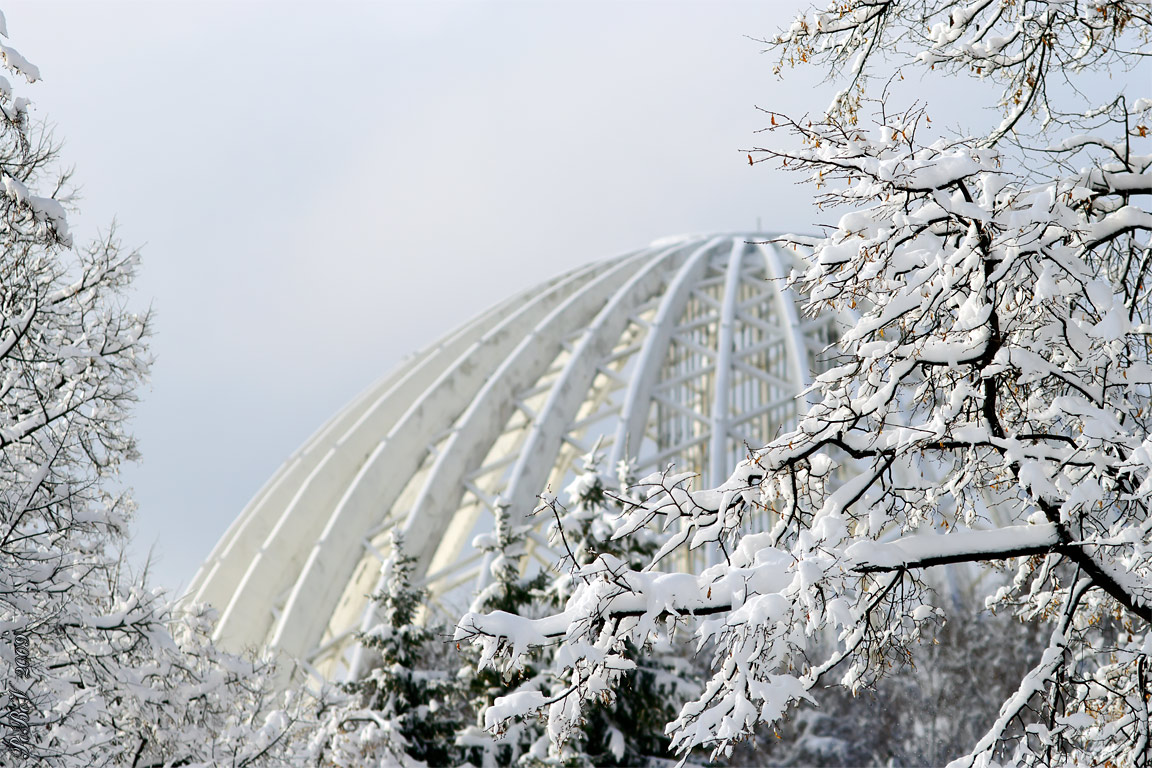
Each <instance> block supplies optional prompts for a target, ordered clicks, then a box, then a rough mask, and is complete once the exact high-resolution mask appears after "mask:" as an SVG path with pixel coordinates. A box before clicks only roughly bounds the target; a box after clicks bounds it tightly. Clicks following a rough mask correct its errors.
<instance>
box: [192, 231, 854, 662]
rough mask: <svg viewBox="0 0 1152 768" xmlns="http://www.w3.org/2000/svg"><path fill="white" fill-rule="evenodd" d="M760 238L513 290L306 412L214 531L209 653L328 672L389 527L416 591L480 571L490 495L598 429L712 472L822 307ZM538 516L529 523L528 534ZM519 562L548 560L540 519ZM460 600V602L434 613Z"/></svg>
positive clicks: (342, 651)
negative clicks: (810, 303) (294, 447)
mask: <svg viewBox="0 0 1152 768" xmlns="http://www.w3.org/2000/svg"><path fill="white" fill-rule="evenodd" d="M765 240H766V236H763V235H754V234H730V235H717V236H692V237H682V238H675V239H669V240H666V241H660V242H657V243H654V244H653V245H651V246H649V247H647V248H644V249H642V250H640V251H636V252H634V253H629V254H626V255H624V256H621V257H618V258H615V259H611V260H608V261H602V262H597V263H594V264H591V265H589V266H587V267H584V268H582V269H578V270H576V271H574V272H570V273H568V274H566V275H563V276H561V277H559V278H557V279H555V280H553V281H551V282H549V283H546V284H544V285H541V286H539V287H537V288H534V289H532V290H530V291H528V292H526V293H524V294H522V295H519V296H516V297H514V298H512V299H510V300H509V301H506V302H504V303H503V304H500V305H498V306H497V307H495V308H493V309H492V310H490V311H489V312H487V313H485V314H483V315H481V316H480V317H478V318H476V319H475V320H473V321H472V322H470V323H469V324H467V325H465V326H464V327H462V328H460V329H459V330H457V331H456V332H454V333H452V334H450V335H449V336H447V337H446V338H444V339H442V340H440V341H439V342H437V343H435V344H433V345H432V346H430V347H428V348H427V349H425V350H424V351H423V352H421V353H420V354H418V355H416V356H415V357H413V358H412V359H411V360H409V361H407V362H406V363H404V364H403V365H401V366H400V367H399V369H397V370H396V371H394V372H393V373H392V374H391V375H389V376H387V377H386V378H384V379H383V380H381V381H380V382H378V383H377V384H375V385H374V386H372V387H371V388H369V389H368V390H367V391H366V392H364V393H363V394H361V395H360V396H359V397H357V398H356V399H355V400H354V401H353V402H352V403H350V404H349V405H348V406H347V407H346V408H344V410H343V411H341V412H340V413H338V414H337V415H336V416H335V417H333V418H332V420H331V421H329V422H328V423H327V424H326V425H324V426H323V427H322V428H321V429H320V430H319V431H318V432H317V433H316V434H315V435H313V437H312V438H311V439H310V440H309V441H308V442H307V443H305V445H304V446H303V447H301V448H300V449H299V450H298V451H297V452H296V454H295V455H293V456H292V457H291V458H290V459H289V460H288V461H287V462H286V463H285V464H284V465H283V466H282V467H281V468H280V469H279V470H278V471H277V472H276V474H275V475H273V477H272V478H271V479H270V480H269V481H268V483H267V485H265V486H264V488H263V489H261V490H260V492H259V493H258V494H257V495H256V496H255V498H254V499H253V500H252V501H251V503H249V505H248V506H247V507H246V508H245V509H244V511H243V512H242V513H241V514H240V516H239V517H238V518H237V520H236V521H235V522H234V523H233V524H232V526H231V528H229V530H228V531H227V533H226V534H225V535H224V537H223V538H222V539H221V540H220V542H219V543H218V544H217V545H216V548H215V549H214V550H213V552H212V554H211V555H210V556H209V558H208V560H207V561H206V562H205V563H204V565H203V567H202V568H201V570H200V572H199V573H198V574H197V576H196V578H195V579H194V581H193V583H192V586H191V591H190V596H191V597H192V598H193V599H195V600H199V601H207V602H210V603H212V604H214V605H215V606H216V607H217V608H218V609H219V610H220V621H219V624H218V627H217V630H216V637H217V639H218V640H219V641H221V642H222V643H223V644H224V645H225V646H226V647H229V648H239V647H243V646H255V645H266V646H270V647H272V648H276V649H280V650H283V651H285V652H287V653H289V654H291V655H293V656H295V657H297V658H302V659H304V660H306V661H307V662H308V663H310V664H311V665H312V666H314V667H315V668H316V669H318V670H320V672H321V673H323V674H326V675H329V676H343V675H346V674H347V673H348V665H349V659H350V655H349V649H350V647H351V646H352V645H353V642H352V640H351V635H352V633H353V632H354V631H355V630H357V629H359V628H360V627H361V626H362V624H363V623H364V622H365V620H366V616H367V612H368V611H369V610H370V605H369V601H368V600H367V597H366V596H367V595H368V594H370V593H371V592H373V591H374V590H375V589H376V586H377V584H376V580H377V577H378V575H379V563H380V561H381V559H382V558H383V556H384V550H386V548H387V544H386V542H387V539H388V532H389V530H390V529H391V528H392V527H394V526H402V528H403V530H404V531H405V536H406V543H407V546H408V548H409V550H410V551H411V553H412V554H414V555H416V556H417V557H418V574H419V576H420V578H421V579H423V583H425V584H426V585H427V586H428V588H429V590H430V592H431V594H432V595H433V597H434V598H440V599H443V598H444V596H445V595H450V594H460V593H461V591H462V590H460V589H458V587H460V586H461V585H463V584H467V583H469V582H471V581H474V580H475V579H476V578H477V575H478V573H479V572H480V570H481V569H480V555H478V554H477V553H476V552H475V551H473V550H472V548H471V545H470V542H471V541H472V539H473V538H474V536H475V535H476V534H477V533H480V532H483V531H487V530H490V529H491V526H492V509H493V506H494V504H495V503H496V500H497V498H499V499H500V500H501V501H502V503H507V504H510V505H511V506H512V508H513V509H515V510H522V511H523V512H524V513H529V512H531V510H532V509H533V508H534V507H535V505H536V497H537V495H538V494H539V493H541V492H542V491H544V490H545V489H546V488H551V489H552V490H553V491H559V490H560V489H562V488H563V487H564V486H565V485H566V484H567V482H568V479H567V478H568V477H569V476H570V475H571V473H572V471H573V461H574V459H576V458H577V457H579V456H581V455H583V454H585V453H587V452H588V450H589V449H590V448H591V446H592V445H593V444H594V443H595V442H596V441H597V439H601V438H602V446H603V450H604V451H605V452H606V453H607V455H608V457H609V460H610V463H609V466H615V465H616V463H617V461H618V460H620V459H622V458H625V457H628V458H632V459H635V460H636V464H635V469H636V473H637V476H643V475H644V474H647V473H648V472H649V471H651V470H653V469H657V468H662V467H664V466H666V465H667V464H669V463H674V464H675V465H676V466H677V468H678V469H681V470H692V471H695V472H698V473H699V474H700V475H701V476H702V477H701V481H700V482H701V483H703V484H705V485H707V484H716V483H719V482H720V481H722V480H723V479H724V478H725V477H726V476H727V474H728V472H729V470H730V469H731V468H732V467H733V466H734V465H735V463H736V462H737V461H738V460H739V459H741V458H743V456H744V455H745V454H746V449H745V444H747V445H750V446H753V447H754V446H756V445H758V444H761V443H762V442H763V441H764V440H765V439H766V438H767V437H769V436H771V435H773V434H775V433H776V432H777V430H779V429H780V428H781V426H786V425H788V424H789V423H790V422H791V421H792V420H793V419H794V417H795V412H796V407H797V395H798V393H799V392H800V391H802V390H803V389H804V388H805V387H806V386H807V385H808V384H809V382H810V377H811V375H812V374H813V372H814V371H817V370H820V369H821V368H823V367H825V366H826V361H825V360H824V354H825V353H824V350H825V348H826V347H827V345H828V344H829V343H830V342H831V341H833V340H834V339H835V338H836V336H837V335H838V325H837V324H838V323H840V322H844V320H843V319H840V318H836V317H833V316H822V317H819V318H817V319H804V318H802V317H801V316H800V314H799V310H798V306H797V303H796V300H795V297H794V296H793V295H792V294H791V292H790V291H789V290H788V289H787V287H786V281H785V278H786V277H787V275H788V274H789V273H790V272H791V270H792V268H793V266H794V265H795V263H796V257H795V255H794V254H792V253H791V252H788V251H786V250H784V249H780V248H777V247H776V246H773V245H769V244H767V243H766V242H765ZM545 522H546V521H542V523H541V528H543V527H544V523H545ZM531 545H532V547H533V557H535V558H536V559H538V560H539V561H541V562H544V563H550V562H552V561H554V560H555V559H556V555H555V554H554V553H553V552H551V551H550V550H549V547H548V543H547V541H546V540H545V538H544V536H543V535H542V534H540V535H537V536H535V538H534V539H533V541H532V542H531ZM455 607H460V606H458V605H457V606H455Z"/></svg>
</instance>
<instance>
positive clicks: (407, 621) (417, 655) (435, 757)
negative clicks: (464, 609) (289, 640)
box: [318, 530, 462, 766]
mask: <svg viewBox="0 0 1152 768" xmlns="http://www.w3.org/2000/svg"><path fill="white" fill-rule="evenodd" d="M391 548H392V551H391V554H390V555H389V557H388V559H387V560H386V561H385V562H384V564H383V565H382V566H381V576H382V578H381V583H382V584H383V588H382V589H381V590H380V592H378V593H376V594H375V595H373V596H372V599H373V600H374V601H375V603H376V605H377V613H378V617H379V623H377V624H376V625H375V626H374V627H372V628H371V629H370V630H368V631H366V632H361V633H360V634H359V635H358V639H359V641H360V643H361V645H362V646H363V648H364V649H365V650H367V651H368V652H370V654H371V655H372V656H373V657H375V662H374V664H373V668H372V671H371V672H370V673H369V674H368V675H367V676H366V677H364V678H363V679H361V680H358V681H355V682H351V683H347V684H345V685H344V686H343V688H344V691H345V692H346V693H348V694H349V695H350V701H349V702H347V703H346V704H345V705H344V706H342V707H339V708H337V709H335V710H333V711H332V712H331V713H329V715H328V717H327V719H326V721H325V723H324V725H323V728H322V730H321V735H320V741H321V746H320V749H319V750H318V753H319V764H320V765H332V766H354V765H355V766H359V765H368V764H370V765H399V766H415V765H419V764H425V765H429V766H446V765H457V764H459V763H460V762H461V757H460V751H459V749H458V748H457V747H456V743H455V742H456V733H457V731H459V730H460V728H461V726H462V721H461V716H460V701H461V698H462V697H461V692H460V688H459V685H458V683H457V681H456V677H455V675H453V674H451V673H449V672H448V671H447V669H448V667H449V661H448V657H447V652H446V649H445V643H444V642H443V640H442V635H443V632H442V629H443V628H438V627H435V626H433V625H430V624H427V623H422V622H421V621H420V619H421V618H422V616H421V612H422V609H424V608H425V607H426V606H425V599H426V597H427V593H426V591H425V590H423V589H420V588H418V587H415V586H413V584H412V565H413V563H414V562H415V558H413V557H410V556H409V555H407V554H406V553H405V552H404V539H403V536H402V534H401V533H400V532H399V531H396V530H393V532H392V541H391Z"/></svg>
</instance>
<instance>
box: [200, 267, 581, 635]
mask: <svg viewBox="0 0 1152 768" xmlns="http://www.w3.org/2000/svg"><path fill="white" fill-rule="evenodd" d="M596 268H597V267H595V266H593V267H586V268H583V269H581V270H578V271H577V272H576V273H575V274H573V275H570V276H569V279H567V280H565V281H564V282H562V283H560V284H559V285H558V286H555V287H553V288H552V289H551V290H546V291H544V292H543V293H542V294H541V296H538V297H535V299H532V300H528V301H527V302H526V304H524V305H521V306H520V307H518V308H517V307H515V306H512V307H510V306H509V305H508V304H507V303H505V304H504V305H503V308H504V309H505V312H504V313H502V314H504V316H503V317H500V316H496V317H493V318H491V320H490V321H489V322H485V323H482V324H480V325H479V326H477V327H476V329H475V331H474V332H472V333H467V334H463V335H461V334H457V335H454V336H453V337H451V338H450V340H449V341H448V342H447V343H445V344H444V345H442V346H441V348H439V349H437V350H436V353H437V354H436V364H435V365H423V366H420V367H419V368H416V369H413V370H411V371H410V372H409V374H408V375H406V376H404V377H402V378H401V379H400V380H398V381H397V382H396V384H395V385H394V386H392V387H390V388H389V389H388V391H387V392H386V393H385V394H384V395H383V396H381V397H379V398H377V399H376V400H375V401H373V403H372V404H371V406H370V407H368V408H367V409H366V410H364V411H363V412H361V413H360V414H359V415H358V418H356V420H355V421H354V423H352V424H351V425H350V426H348V427H347V428H346V430H345V431H344V432H343V434H341V435H340V436H339V438H338V439H337V440H336V441H335V443H334V444H333V445H331V446H330V447H329V449H328V451H327V452H326V453H325V454H324V455H323V457H322V458H321V459H320V461H319V462H317V463H316V464H315V466H314V467H313V468H312V470H311V471H310V472H309V473H308V474H307V475H306V476H305V478H304V481H303V482H302V483H301V484H300V486H299V488H298V490H297V492H296V493H295V495H294V496H293V497H292V498H291V500H290V501H289V502H288V503H287V504H286V505H284V506H282V507H281V513H280V515H279V517H278V519H277V520H276V522H275V525H273V526H272V528H271V530H269V531H268V533H267V535H266V536H265V538H264V541H263V542H261V544H260V546H259V549H258V550H257V551H256V552H255V553H254V554H253V555H252V556H251V558H250V559H249V562H248V567H247V569H246V570H245V571H244V574H243V576H242V578H241V579H240V580H239V584H238V585H237V587H236V588H235V590H234V591H233V593H232V596H231V599H230V600H229V601H228V604H227V605H226V606H225V607H224V610H223V611H222V614H221V617H220V621H219V622H218V623H217V625H216V629H215V631H214V633H213V637H214V638H215V639H216V640H218V641H222V642H224V643H226V644H228V645H230V646H232V647H241V646H244V645H247V644H255V643H263V642H265V641H266V640H267V639H268V633H269V630H270V629H271V625H272V623H273V615H272V612H271V610H270V608H271V606H272V605H273V603H274V601H275V600H276V599H277V598H278V597H279V596H281V595H283V594H284V593H285V592H287V591H289V590H291V589H292V588H293V586H294V584H295V583H296V582H298V578H297V577H298V575H299V574H300V569H301V568H302V567H304V566H305V565H306V558H307V556H308V555H309V553H310V552H311V551H312V550H313V549H314V548H315V543H316V541H317V540H318V539H320V538H321V537H322V531H323V528H324V525H325V523H326V521H328V520H329V518H330V516H331V514H332V511H333V510H334V509H338V508H339V501H340V500H341V499H347V498H348V495H349V492H350V489H351V488H354V487H355V486H356V483H355V480H356V478H357V477H358V476H361V475H362V473H363V468H364V465H365V462H366V461H368V460H370V458H371V457H372V456H373V455H374V452H375V451H376V450H377V449H378V446H379V444H380V441H381V435H382V434H387V433H388V432H390V431H391V430H392V429H394V428H395V426H396V425H397V424H398V423H400V422H401V421H403V420H404V416H405V415H406V414H411V413H412V411H413V409H414V408H418V407H419V404H420V403H421V402H423V401H424V400H425V399H426V398H427V397H428V396H429V392H430V391H431V392H434V391H437V390H436V388H435V385H436V383H437V382H438V381H443V380H444V378H445V375H446V374H449V373H455V374H457V378H458V374H459V372H460V371H461V370H462V369H464V368H467V367H468V365H469V355H470V353H472V352H474V351H475V350H476V347H477V343H478V342H479V341H481V340H482V339H484V338H486V337H487V338H489V339H491V338H493V334H494V333H496V332H497V331H498V330H499V329H504V330H505V332H507V333H508V335H509V336H510V337H511V338H515V334H516V333H517V332H523V330H524V329H526V328H529V327H531V325H532V323H534V322H535V321H537V320H538V317H539V316H540V315H543V314H545V312H546V311H547V310H546V309H545V310H544V311H540V312H533V311H532V307H535V306H537V305H538V303H539V302H541V301H543V303H544V304H545V305H548V304H549V301H548V297H555V296H556V295H557V294H559V295H560V296H563V295H566V293H567V292H569V291H571V290H576V289H578V288H579V286H580V285H582V284H583V282H584V281H585V280H586V279H587V276H588V275H589V274H590V273H594V272H595V271H596ZM566 287H567V288H566ZM542 297H543V298H542ZM509 309H511V310H512V311H511V314H510V315H509V314H508V312H507V310H509ZM478 337H479V338H478ZM505 351H506V350H505ZM494 357H495V359H494V360H493V362H492V365H495V364H498V361H499V357H498V356H494ZM430 359H431V358H430ZM478 385H479V384H478V383H477V385H476V386H478ZM461 390H462V391H461V392H460V397H459V400H460V401H461V403H460V405H459V408H458V409H457V412H459V410H462V409H463V408H464V406H465V405H466V403H467V400H468V399H469V398H470V396H471V394H472V393H473V392H474V391H475V387H473V388H472V389H471V390H469V389H468V388H467V387H462V388H461ZM414 403H415V404H416V405H413V404H414ZM451 415H452V414H451V413H450V412H447V413H446V417H448V418H450V417H451ZM409 423H411V421H409ZM420 423H421V424H423V426H424V431H425V432H428V435H426V436H425V439H423V441H422V442H417V443H414V444H409V445H407V446H406V448H407V449H408V450H407V452H408V455H407V456H406V457H405V459H406V460H407V463H411V462H413V461H414V462H415V465H414V466H413V469H412V471H415V468H416V467H418V466H419V459H420V456H419V455H418V454H415V452H414V451H413V450H412V449H413V448H414V447H415V446H423V445H426V444H427V443H428V441H429V439H430V436H431V435H432V434H435V433H436V432H438V431H440V430H441V429H442V427H443V423H442V422H438V423H436V424H430V423H427V424H425V423H424V422H420ZM402 463H404V460H402ZM356 498H357V499H359V498H361V497H359V496H357V497H356ZM376 510H377V511H378V510H379V507H376ZM349 533H351V532H349ZM359 538H360V537H359V536H357V537H356V540H357V541H359ZM353 562H355V560H354V561H353ZM312 605H313V607H315V605H316V604H315V603H313V604H312ZM282 618H283V615H282V616H281V619H282ZM307 648H308V646H305V647H304V648H303V650H307ZM286 650H288V649H286Z"/></svg>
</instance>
